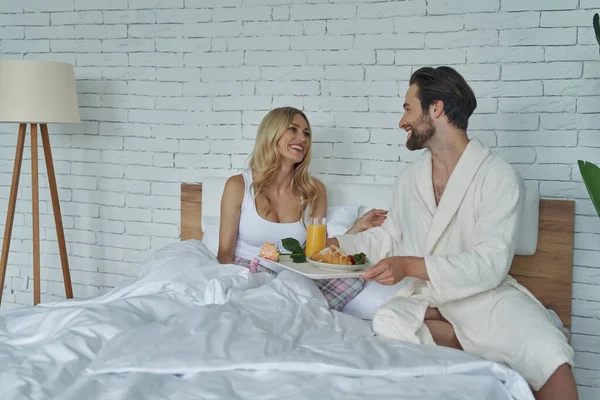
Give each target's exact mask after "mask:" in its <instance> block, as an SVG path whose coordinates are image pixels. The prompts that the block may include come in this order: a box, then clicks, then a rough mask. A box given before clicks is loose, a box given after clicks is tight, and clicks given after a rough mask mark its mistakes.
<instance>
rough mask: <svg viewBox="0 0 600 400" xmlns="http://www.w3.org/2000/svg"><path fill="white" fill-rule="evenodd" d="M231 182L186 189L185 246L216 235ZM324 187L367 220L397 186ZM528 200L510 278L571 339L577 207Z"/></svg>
mask: <svg viewBox="0 0 600 400" xmlns="http://www.w3.org/2000/svg"><path fill="white" fill-rule="evenodd" d="M225 181H226V178H209V179H206V180H205V182H204V183H203V184H182V185H181V239H182V240H187V239H198V240H202V239H203V236H204V231H203V227H204V228H205V229H213V230H215V229H216V225H217V224H218V218H219V215H220V200H221V194H222V192H223V187H224V185H225ZM323 181H324V183H325V184H326V186H327V194H328V203H329V204H328V205H330V206H341V205H344V204H348V203H352V204H359V205H360V206H361V208H360V210H359V214H362V213H363V212H364V211H367V210H369V209H371V208H382V209H387V208H388V207H389V204H390V203H391V190H392V185H391V184H376V183H372V184H340V183H336V182H335V180H334V179H332V178H329V179H328V178H324V179H323ZM203 189H204V190H203ZM525 197H526V198H525V208H524V213H523V226H522V228H521V232H520V241H519V245H518V246H517V251H516V253H517V255H516V256H515V258H514V260H513V264H512V266H511V270H510V274H511V275H512V276H513V277H514V278H515V279H516V280H517V281H518V282H519V283H521V284H522V285H523V286H525V287H526V288H527V289H529V290H530V291H531V292H532V293H533V294H534V295H535V296H536V297H537V298H538V299H539V300H540V301H541V302H542V304H544V305H545V306H546V307H547V308H548V309H549V310H552V311H553V312H554V313H556V315H557V316H558V318H560V321H561V323H562V326H563V327H564V329H565V331H566V332H567V333H568V332H569V331H570V328H571V302H572V289H573V288H572V282H573V241H574V218H575V202H574V201H572V200H552V199H540V197H539V192H538V191H537V189H536V187H535V186H526V196H525ZM216 234H217V232H215V233H213V236H215V235H216ZM211 240H213V238H211Z"/></svg>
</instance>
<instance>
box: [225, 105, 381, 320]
mask: <svg viewBox="0 0 600 400" xmlns="http://www.w3.org/2000/svg"><path fill="white" fill-rule="evenodd" d="M311 142H312V140H311V129H310V123H309V122H308V118H307V117H306V115H305V114H304V113H303V112H302V111H300V110H298V109H295V108H292V107H281V108H276V109H274V110H271V111H270V112H269V113H268V114H267V115H266V116H265V117H264V118H263V120H262V122H261V124H260V126H259V127H258V132H257V135H256V143H255V145H254V150H253V152H252V156H251V158H250V162H249V168H248V169H246V170H244V171H243V172H242V173H241V174H240V175H235V176H232V177H231V178H229V179H228V180H227V182H226V183H225V188H224V191H223V196H222V199H221V220H220V228H219V249H218V254H217V258H218V260H219V262H220V263H222V264H230V263H235V264H238V265H241V266H244V267H247V268H248V269H250V271H252V272H267V273H272V274H276V272H275V271H272V270H270V269H269V268H267V267H265V266H263V265H261V264H260V261H259V260H258V258H257V257H258V256H259V254H260V249H261V246H262V245H263V244H265V243H273V244H280V245H281V244H282V240H283V239H286V238H291V239H295V240H296V241H297V242H298V243H300V245H301V246H303V244H304V243H305V241H306V226H307V220H308V218H309V217H325V216H326V214H327V191H326V189H325V186H324V185H323V183H321V181H319V180H318V179H316V178H313V177H311V176H310V175H309V173H308V167H309V165H310V160H311ZM381 223H383V219H382V218H381V217H379V216H378V215H377V214H375V213H367V214H365V216H364V217H362V218H360V219H359V220H357V221H356V223H355V224H354V226H353V227H352V228H351V229H350V231H352V232H360V231H361V230H364V229H366V228H368V227H371V226H377V225H381ZM350 231H349V232H350ZM314 283H315V284H316V285H317V286H318V287H319V289H320V290H321V292H322V293H323V295H324V296H325V298H326V299H327V300H328V303H329V305H330V306H331V307H332V308H336V309H341V308H342V307H344V306H345V305H346V303H347V302H348V301H350V300H351V299H352V298H354V296H356V295H357V294H358V293H359V292H360V291H361V290H362V288H363V284H364V282H363V280H362V279H358V278H346V279H320V280H315V281H314Z"/></svg>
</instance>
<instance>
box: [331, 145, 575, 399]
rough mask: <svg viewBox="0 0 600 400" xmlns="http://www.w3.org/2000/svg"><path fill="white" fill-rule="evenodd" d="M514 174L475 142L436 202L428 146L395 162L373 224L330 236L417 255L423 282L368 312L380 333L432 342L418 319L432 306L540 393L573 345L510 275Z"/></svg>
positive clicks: (468, 346)
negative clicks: (401, 164) (381, 214)
mask: <svg viewBox="0 0 600 400" xmlns="http://www.w3.org/2000/svg"><path fill="white" fill-rule="evenodd" d="M523 196H524V187H523V181H522V179H521V177H520V176H519V174H518V173H517V172H516V171H515V170H514V169H513V168H512V166H510V164H508V163H506V162H505V161H503V160H502V159H501V158H499V157H497V156H496V155H494V154H493V153H492V152H491V151H490V149H489V148H487V147H485V146H484V145H483V144H481V142H479V141H478V140H477V139H472V140H471V141H470V142H469V145H468V146H467V148H466V149H465V151H464V153H463V155H462V156H461V158H460V160H459V162H458V164H457V165H456V167H455V169H454V171H453V172H452V174H451V176H450V178H449V180H448V183H447V185H446V188H445V190H444V194H443V195H442V197H441V200H440V203H439V205H437V206H436V203H435V196H434V192H433V184H432V162H431V153H430V152H429V151H425V152H424V154H423V155H422V157H421V158H419V159H418V160H417V161H416V162H414V163H413V164H412V165H410V166H408V167H406V168H405V169H403V170H402V171H401V173H400V175H399V176H398V179H397V180H396V183H395V190H394V198H393V201H392V206H391V207H390V210H389V211H388V217H387V219H386V221H385V222H384V224H383V225H382V226H381V227H379V228H373V229H370V230H368V231H365V232H362V233H360V234H357V235H342V236H338V237H337V239H338V241H339V243H340V247H341V248H342V249H343V250H345V251H346V252H348V253H356V252H361V251H362V252H365V253H366V254H367V256H368V257H369V259H370V260H371V261H372V262H373V263H376V262H377V261H379V260H380V259H382V258H386V257H391V256H417V257H424V260H425V265H426V268H427V273H428V275H429V278H430V281H423V280H421V279H418V278H406V279H407V280H408V282H407V284H406V285H405V286H403V287H402V288H401V289H400V291H399V292H398V293H397V295H396V297H395V298H393V299H392V300H390V301H389V302H387V303H386V304H384V305H383V306H382V307H381V308H380V309H379V310H378V311H377V313H376V314H375V316H374V318H373V330H374V331H375V333H377V334H378V335H380V336H384V337H389V338H397V339H401V340H405V341H409V342H412V343H422V344H434V341H433V338H432V336H431V333H430V332H429V329H428V328H427V326H426V325H425V324H424V322H423V320H424V316H425V311H426V310H427V308H428V307H436V308H438V310H439V311H440V313H441V314H442V315H443V316H444V318H446V319H447V320H448V321H449V322H450V323H451V324H452V325H453V327H454V330H455V332H456V336H457V338H458V340H459V341H460V343H461V345H462V347H463V348H464V349H465V351H468V352H472V353H475V354H479V355H481V356H483V357H485V358H488V359H491V360H493V361H498V362H504V363H506V364H508V365H510V366H511V367H512V368H513V369H515V370H517V371H518V372H520V373H521V374H522V375H523V376H524V377H525V379H527V381H528V382H529V383H530V384H531V385H532V387H533V388H534V390H538V389H539V388H540V387H541V386H542V385H543V384H544V383H545V382H546V380H547V379H548V378H549V377H550V375H552V373H553V372H554V370H556V368H557V367H559V366H560V365H562V364H564V363H569V364H571V365H573V349H572V348H571V347H570V346H569V344H568V343H567V341H566V338H565V336H564V335H563V334H562V332H560V331H559V330H558V329H557V328H556V327H555V326H554V325H553V323H552V321H551V319H550V317H549V315H548V313H547V311H546V309H545V308H544V307H543V305H542V304H541V303H539V301H537V300H536V299H535V297H534V296H533V295H532V294H531V293H530V292H529V291H528V290H527V289H525V288H524V287H523V286H521V285H519V284H518V283H517V282H516V281H515V280H514V279H513V278H512V277H511V276H509V275H508V271H509V269H510V265H511V263H512V259H513V256H514V252H515V247H516V239H517V237H518V235H517V233H518V229H519V223H520V219H521V215H522V212H523Z"/></svg>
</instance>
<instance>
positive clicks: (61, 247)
mask: <svg viewBox="0 0 600 400" xmlns="http://www.w3.org/2000/svg"><path fill="white" fill-rule="evenodd" d="M40 128H41V131H42V143H43V144H44V156H45V158H46V172H47V173H48V184H49V185H50V197H51V198H52V210H53V212H54V225H56V238H57V239H58V251H59V252H60V263H61V265H62V272H63V281H64V283H65V293H66V295H67V299H72V298H73V287H72V286H71V273H70V272H69V259H68V258H67V245H66V244H65V232H64V229H63V223H62V215H61V212H60V203H59V202H58V189H57V188H56V176H55V175H54V162H53V161H52V150H51V149H50V136H48V126H47V125H46V124H41V125H40Z"/></svg>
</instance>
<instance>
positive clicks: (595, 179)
mask: <svg viewBox="0 0 600 400" xmlns="http://www.w3.org/2000/svg"><path fill="white" fill-rule="evenodd" d="M577 164H579V172H580V173H581V177H582V178H583V182H584V183H585V187H586V188H587V190H588V193H589V195H590V198H591V199H592V203H593V204H594V207H596V212H597V213H598V216H599V217H600V168H598V166H597V165H596V164H593V163H591V162H588V161H582V160H578V161H577Z"/></svg>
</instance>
